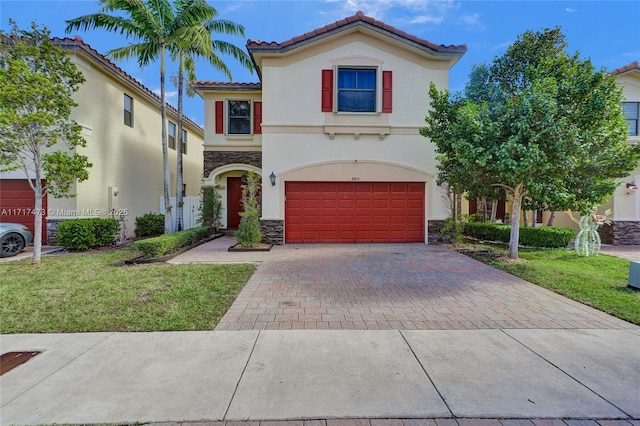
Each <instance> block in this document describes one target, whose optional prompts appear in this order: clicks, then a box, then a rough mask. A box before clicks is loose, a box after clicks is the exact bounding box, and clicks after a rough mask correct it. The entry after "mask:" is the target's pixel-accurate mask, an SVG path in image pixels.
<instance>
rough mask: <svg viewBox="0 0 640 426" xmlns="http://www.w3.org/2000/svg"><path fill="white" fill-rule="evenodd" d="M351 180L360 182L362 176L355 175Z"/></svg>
mask: <svg viewBox="0 0 640 426" xmlns="http://www.w3.org/2000/svg"><path fill="white" fill-rule="evenodd" d="M351 180H352V181H353V182H358V181H359V180H360V177H359V176H354V177H352V178H351Z"/></svg>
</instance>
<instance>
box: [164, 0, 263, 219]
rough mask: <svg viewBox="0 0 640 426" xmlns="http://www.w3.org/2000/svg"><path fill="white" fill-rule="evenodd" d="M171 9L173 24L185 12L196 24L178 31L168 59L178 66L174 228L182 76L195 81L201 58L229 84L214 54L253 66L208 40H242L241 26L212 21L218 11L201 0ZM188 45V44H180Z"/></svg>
mask: <svg viewBox="0 0 640 426" xmlns="http://www.w3.org/2000/svg"><path fill="white" fill-rule="evenodd" d="M174 6H175V9H176V20H180V19H181V16H183V15H185V14H187V15H189V16H190V15H192V14H191V13H187V12H186V10H187V9H189V8H198V9H199V17H200V18H199V19H202V20H201V21H200V22H191V25H190V26H187V27H180V28H179V29H178V33H179V34H176V38H177V39H178V40H181V41H182V42H180V43H176V44H174V45H173V46H172V48H171V57H172V59H173V60H174V61H177V62H178V78H177V84H176V85H177V87H178V140H179V143H178V146H179V149H177V155H178V158H177V171H176V176H177V178H176V180H177V182H176V223H177V224H178V226H181V225H182V224H183V208H182V205H183V198H182V195H183V194H182V187H183V184H182V183H183V162H182V147H183V143H184V141H183V140H182V129H183V117H184V115H183V110H182V102H183V93H184V73H185V72H186V73H187V80H188V81H192V80H195V78H196V76H195V60H194V59H195V58H198V57H199V58H204V59H205V60H207V61H208V62H209V64H210V65H211V66H212V67H213V68H215V69H217V70H218V71H221V72H223V73H224V74H225V75H226V77H227V78H228V79H229V80H231V79H232V76H231V71H230V70H229V68H228V67H227V65H226V64H225V63H224V61H223V60H222V59H221V58H220V57H219V56H218V54H217V53H221V54H227V55H231V56H232V57H233V58H234V59H235V60H237V61H238V62H240V64H241V65H243V66H244V67H245V68H247V69H248V70H249V71H251V72H253V65H252V62H251V59H250V58H249V55H247V54H246V53H245V52H244V51H243V50H241V49H240V48H238V47H236V46H234V45H233V44H231V43H229V42H226V41H222V40H212V39H211V35H212V34H213V33H216V34H227V35H233V36H240V37H244V28H243V27H242V26H241V25H238V24H235V23H233V22H231V21H228V20H214V18H216V17H217V16H218V11H217V10H216V9H215V8H214V7H213V6H211V5H209V4H207V3H206V1H205V0H175V2H174ZM184 41H188V42H186V43H185V42H184ZM194 94H195V93H194V92H193V90H190V86H187V95H188V96H193V95H194Z"/></svg>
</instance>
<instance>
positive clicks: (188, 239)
mask: <svg viewBox="0 0 640 426" xmlns="http://www.w3.org/2000/svg"><path fill="white" fill-rule="evenodd" d="M212 233H213V228H212V227H211V226H202V227H200V228H192V229H185V230H184V231H179V232H172V233H170V234H164V235H161V236H159V237H154V238H148V239H146V240H140V241H137V242H136V248H137V249H138V250H140V251H141V252H142V253H143V254H144V257H147V258H154V257H161V256H164V255H167V254H170V253H174V252H176V251H178V250H180V249H181V248H184V247H188V246H190V245H192V244H195V243H197V242H199V241H202V240H204V239H205V238H207V237H209V236H210V235H211V234H212Z"/></svg>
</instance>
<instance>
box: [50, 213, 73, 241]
mask: <svg viewBox="0 0 640 426" xmlns="http://www.w3.org/2000/svg"><path fill="white" fill-rule="evenodd" d="M65 220H68V219H49V218H47V245H49V246H55V245H56V242H57V241H58V225H59V224H60V222H64V221H65Z"/></svg>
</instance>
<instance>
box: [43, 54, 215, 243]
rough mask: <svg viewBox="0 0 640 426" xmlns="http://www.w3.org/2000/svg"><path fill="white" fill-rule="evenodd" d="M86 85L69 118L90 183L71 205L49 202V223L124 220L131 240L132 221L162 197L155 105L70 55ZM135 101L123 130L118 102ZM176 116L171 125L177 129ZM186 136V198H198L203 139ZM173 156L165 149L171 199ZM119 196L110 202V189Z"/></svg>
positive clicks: (192, 133) (190, 131)
mask: <svg viewBox="0 0 640 426" xmlns="http://www.w3.org/2000/svg"><path fill="white" fill-rule="evenodd" d="M72 58H73V60H74V62H75V63H76V64H77V65H78V67H79V69H80V70H81V71H82V72H83V74H84V76H85V78H86V82H85V83H84V84H83V85H82V87H81V88H80V90H79V91H78V92H77V93H76V95H75V99H76V102H77V103H78V105H79V106H78V107H77V108H75V109H74V111H73V115H72V118H73V119H75V120H76V121H77V122H78V124H80V125H81V126H82V127H83V131H82V134H83V137H84V138H85V140H86V141H87V147H86V148H80V149H79V152H81V153H83V154H84V155H87V156H88V157H89V160H90V161H91V163H93V167H92V168H91V169H89V179H88V180H86V181H84V182H80V183H78V184H77V186H76V192H77V194H78V195H77V196H76V197H75V198H73V199H55V198H52V197H49V210H50V215H49V217H50V218H56V217H59V218H67V217H68V216H69V215H74V214H75V215H77V216H78V217H88V216H102V217H108V216H109V213H110V211H109V209H115V210H114V211H113V212H115V213H116V217H117V216H118V215H119V214H123V215H124V217H125V221H126V222H125V223H126V229H127V234H128V236H132V235H133V231H134V227H135V218H136V217H137V216H140V215H142V214H144V213H148V212H150V211H152V212H160V198H161V197H162V194H163V174H162V145H161V120H160V108H159V103H157V102H154V100H153V99H152V98H150V96H149V95H148V94H145V93H144V92H143V91H141V90H139V89H138V88H136V87H134V86H133V85H132V84H130V83H126V82H124V81H122V80H121V79H119V78H117V77H116V76H114V75H112V74H111V73H109V72H108V71H105V70H104V69H103V68H102V66H100V65H97V64H95V63H94V62H92V61H90V60H89V59H87V58H84V57H81V56H80V55H79V54H76V55H72ZM125 93H126V94H127V95H128V96H130V97H132V98H133V99H134V107H133V115H134V124H133V127H129V126H127V125H125V124H124V119H123V96H124V94H125ZM175 118H176V117H175V114H173V117H171V114H170V120H171V121H172V122H174V123H177V121H176V119H175ZM186 130H187V154H186V155H184V156H183V166H184V183H186V185H187V193H186V195H187V196H198V195H200V187H201V181H202V167H203V166H202V163H203V155H202V152H203V147H202V145H203V135H202V133H201V130H198V129H197V128H195V127H193V126H189V127H187V128H186ZM176 152H177V151H176V150H174V149H169V167H170V171H171V195H172V196H175V191H176V157H177V156H176ZM114 188H118V190H119V193H118V195H117V196H113V189H114Z"/></svg>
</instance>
